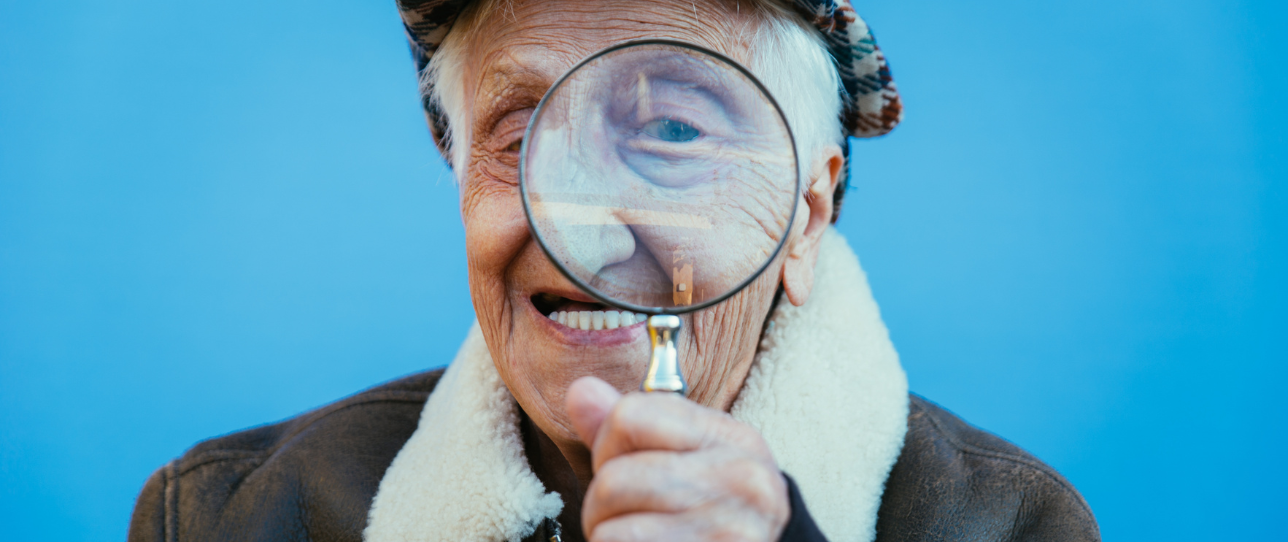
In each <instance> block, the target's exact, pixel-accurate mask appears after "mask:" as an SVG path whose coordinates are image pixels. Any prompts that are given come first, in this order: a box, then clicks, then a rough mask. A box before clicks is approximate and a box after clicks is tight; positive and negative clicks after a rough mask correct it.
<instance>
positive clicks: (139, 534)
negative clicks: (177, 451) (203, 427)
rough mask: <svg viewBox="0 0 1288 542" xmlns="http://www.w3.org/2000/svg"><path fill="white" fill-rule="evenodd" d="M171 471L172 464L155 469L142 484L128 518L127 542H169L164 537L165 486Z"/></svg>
mask: <svg viewBox="0 0 1288 542" xmlns="http://www.w3.org/2000/svg"><path fill="white" fill-rule="evenodd" d="M173 469H174V463H173V462H171V463H170V464H167V465H166V466H164V467H161V468H159V469H157V470H156V472H154V473H152V476H150V477H148V481H147V482H145V483H144V484H143V491H142V492H140V493H139V499H138V501H136V502H135V503H134V514H133V515H132V516H131V517H130V534H129V539H128V540H129V542H169V540H170V537H168V536H166V534H167V530H166V523H167V521H168V518H167V516H168V514H167V509H166V486H168V485H169V479H170V475H171V471H172V470H173Z"/></svg>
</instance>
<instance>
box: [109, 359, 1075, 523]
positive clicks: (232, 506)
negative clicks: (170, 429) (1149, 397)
mask: <svg viewBox="0 0 1288 542" xmlns="http://www.w3.org/2000/svg"><path fill="white" fill-rule="evenodd" d="M440 376H442V370H441V369H440V370H436V371H430V372H425V373H420V374H416V375H413V376H410V377H407V378H403V379H401V380H397V381H394V382H391V383H388V384H385V385H382V386H379V387H376V388H373V389H370V390H367V391H365V392H362V393H359V394H357V395H354V396H352V397H349V398H346V399H343V400H340V401H337V402H335V403H332V404H330V405H327V406H325V407H322V408H319V409H317V410H314V411H312V412H308V413H306V414H302V415H300V416H297V417H295V418H292V419H289V420H286V421H283V422H280V423H276V424H273V425H267V426H263V427H258V428H254V429H249V430H246V431H241V432H238V433H233V434H231V435H227V436H223V437H219V438H215V439H211V440H208V441H205V442H202V443H201V444H198V445H197V446H195V447H193V448H192V449H191V450H189V451H188V452H187V453H185V454H184V455H183V456H182V457H180V458H178V459H176V460H174V461H171V462H170V463H169V464H167V465H165V466H164V467H162V468H161V469H159V470H157V471H156V473H154V474H153V475H152V477H151V478H149V479H148V481H147V483H146V485H145V486H144V488H143V492H142V493H141V494H140V495H139V499H138V503H137V505H136V506H135V509H134V516H133V518H132V520H131V522H130V534H129V540H130V541H131V542H151V541H157V542H160V541H165V542H172V541H179V540H184V541H189V540H191V541H215V540H246V541H250V540H274V541H277V540H301V541H303V540H309V541H317V542H322V541H353V542H357V541H360V540H362V530H363V528H364V527H365V526H366V524H367V511H368V510H369V509H370V507H371V502H372V498H373V497H374V495H375V493H376V489H377V487H378V486H379V484H380V480H381V477H382V476H383V475H384V473H385V469H386V468H387V467H388V466H389V464H390V462H391V461H393V458H394V456H395V455H397V454H398V451H399V450H400V449H401V448H402V447H403V444H404V443H405V442H406V441H407V439H408V438H410V436H411V434H412V432H413V431H415V430H416V427H417V423H418V421H419V419H420V413H421V410H422V409H423V407H424V404H425V401H426V399H427V398H428V397H429V394H430V392H431V391H433V389H434V386H435V385H436V384H437V383H438V380H439V377H440ZM909 400H910V405H909V406H910V408H909V415H908V433H907V436H906V437H905V442H904V446H903V451H902V453H901V454H900V456H899V459H898V462H896V463H895V466H894V469H893V471H892V472H891V473H890V477H889V478H888V480H887V481H886V489H885V493H884V496H883V497H882V502H881V508H880V511H879V513H878V519H877V540H878V541H879V542H895V541H931V540H971V541H1011V540H1014V541H1021V540H1025V541H1027V540H1059V541H1066V540H1067V541H1075V540H1076V541H1093V540H1099V539H1100V533H1099V529H1098V528H1097V526H1096V521H1095V518H1093V517H1092V514H1091V509H1090V508H1089V507H1088V506H1087V503H1086V501H1084V500H1083V499H1082V496H1081V495H1079V494H1078V492H1077V490H1075V489H1074V488H1073V486H1072V485H1071V484H1069V482H1068V481H1067V480H1065V479H1064V478H1063V477H1062V476H1060V474H1059V473H1057V472H1055V471H1054V470H1053V469H1051V467H1048V466H1046V465H1045V464H1043V463H1042V462H1041V461H1038V460H1037V459H1036V458H1034V457H1033V456H1031V455H1029V454H1028V453H1026V452H1024V451H1023V450H1021V449H1019V448H1017V447H1016V446H1014V445H1012V444H1010V443H1008V442H1006V441H1004V440H1002V439H1000V438H998V437H996V436H994V435H991V434H989V433H986V432H984V431H981V430H979V429H976V428H974V427H972V426H970V425H968V424H966V423H965V422H963V421H962V420H961V419H959V418H957V417H956V416H954V415H953V414H951V413H949V412H948V411H946V410H944V409H942V408H940V407H938V406H936V405H934V404H933V403H930V402H929V401H927V400H925V399H923V398H921V397H918V396H916V395H912V396H910V398H909ZM793 493H795V492H794V491H793ZM792 497H793V510H792V514H793V521H792V524H793V525H792V527H790V528H789V531H790V532H791V533H792V534H791V535H790V536H785V538H806V539H818V538H820V537H818V536H817V535H816V534H815V535H803V534H800V533H804V532H806V531H808V527H807V526H806V527H804V528H802V527H801V525H802V524H805V523H808V522H807V521H804V520H807V519H808V512H807V511H805V510H804V507H803V505H802V504H801V502H800V499H799V495H795V494H794V495H792ZM540 530H541V531H544V530H546V529H544V528H543V529H540ZM814 532H815V533H816V531H814ZM546 534H548V533H542V532H538V533H534V536H533V537H530V538H533V539H537V537H539V536H542V535H546Z"/></svg>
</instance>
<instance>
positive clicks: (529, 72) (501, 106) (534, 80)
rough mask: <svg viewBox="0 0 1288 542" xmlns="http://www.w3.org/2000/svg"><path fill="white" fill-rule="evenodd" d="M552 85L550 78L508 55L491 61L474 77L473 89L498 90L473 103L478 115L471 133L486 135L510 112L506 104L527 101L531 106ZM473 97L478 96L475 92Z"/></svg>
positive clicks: (552, 81) (533, 105)
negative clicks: (481, 73)
mask: <svg viewBox="0 0 1288 542" xmlns="http://www.w3.org/2000/svg"><path fill="white" fill-rule="evenodd" d="M553 83H554V80H553V78H552V77H550V76H549V75H548V74H546V73H544V72H542V71H540V70H539V69H534V68H532V67H529V66H527V65H525V64H521V63H519V62H516V61H515V60H514V59H513V57H512V56H510V55H508V54H507V56H504V57H501V58H500V59H498V60H497V61H495V62H492V63H491V64H490V65H489V66H488V67H487V69H486V70H485V71H484V72H483V75H482V76H480V77H479V78H478V83H477V85H478V87H477V88H478V89H484V88H488V89H491V88H496V89H498V90H497V91H496V92H489V93H488V94H487V95H486V96H484V100H485V101H481V102H478V103H476V104H475V106H476V108H477V109H476V111H480V112H482V115H480V116H479V117H478V118H477V120H476V122H475V123H474V130H475V133H476V134H479V133H490V132H491V131H492V130H494V129H495V128H496V125H497V124H498V123H499V122H501V119H503V118H504V117H505V115H506V114H508V113H509V112H510V111H512V110H513V108H508V107H506V106H507V105H510V104H512V103H516V102H530V103H531V106H532V107H535V106H536V104H537V102H538V101H540V100H541V97H542V96H544V95H545V93H546V90H547V89H549V88H550V85H552V84H553ZM475 95H476V96H479V94H478V93H476V94H475Z"/></svg>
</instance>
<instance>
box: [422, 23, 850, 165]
mask: <svg viewBox="0 0 1288 542" xmlns="http://www.w3.org/2000/svg"><path fill="white" fill-rule="evenodd" d="M785 2H786V0H741V3H740V5H739V9H741V5H743V4H749V5H750V7H751V10H752V11H751V13H752V14H753V15H756V17H755V21H756V22H755V25H754V27H753V28H752V29H750V31H751V35H750V36H729V38H730V39H731V40H735V41H743V42H744V43H748V44H749V48H750V49H751V50H750V53H751V54H750V65H748V66H747V69H748V70H750V71H751V73H752V74H754V75H755V76H756V77H757V78H758V79H760V81H761V83H763V84H764V85H765V87H766V88H768V89H769V92H770V94H771V95H772V96H773V97H774V99H775V100H777V101H778V105H779V107H781V108H782V109H783V113H784V115H786V117H787V123H788V125H789V126H790V127H791V129H792V135H793V137H795V139H796V153H797V155H798V156H799V162H800V164H799V166H800V174H801V179H802V189H803V190H808V189H809V185H810V181H811V179H809V178H808V175H809V170H810V167H811V166H812V162H813V161H814V159H815V158H816V157H818V156H819V154H820V153H821V152H822V151H823V148H824V147H826V146H827V145H833V144H835V145H840V146H841V148H842V150H844V149H845V145H846V135H845V132H844V129H843V128H842V126H841V104H842V93H843V92H844V89H843V87H842V86H841V78H840V74H839V73H838V72H837V69H836V63H835V61H834V60H833V59H832V55H831V53H830V52H828V49H827V44H826V43H824V41H823V36H822V34H821V33H820V32H818V31H817V30H815V29H814V28H812V27H810V26H809V24H808V23H807V22H806V21H805V20H804V18H803V17H801V16H800V15H798V14H797V13H796V12H795V11H793V10H792V8H791V7H789V6H788V5H786V3H785ZM508 5H509V4H508V0H478V1H477V2H475V3H474V4H473V5H471V6H469V7H468V8H466V10H465V11H464V12H463V13H462V14H461V16H460V18H459V19H458V20H457V21H456V24H455V25H454V26H453V28H452V30H451V31H450V32H449V33H448V35H447V37H446V38H445V39H444V40H443V43H442V45H441V46H440V47H439V49H438V51H437V52H435V53H434V56H433V58H432V59H431V61H430V63H429V66H427V67H426V68H425V70H424V71H423V72H422V73H421V74H420V90H421V95H422V98H423V99H425V100H427V102H426V103H429V102H428V101H432V102H433V103H436V104H437V105H438V106H439V108H440V110H441V111H443V113H444V114H445V115H446V116H447V127H446V128H447V132H446V133H445V134H443V137H445V138H447V140H448V141H450V142H451V144H450V146H449V148H450V151H449V152H450V153H451V156H449V157H448V161H449V163H450V164H451V166H452V169H453V171H454V172H455V175H456V176H457V181H458V182H459V181H460V180H461V177H460V176H462V175H464V174H465V172H466V171H467V168H468V166H469V163H468V158H469V155H470V153H469V146H470V144H471V142H470V140H469V136H470V130H469V129H467V128H465V127H466V126H467V125H468V124H467V123H468V122H469V119H470V116H469V111H468V107H467V105H466V104H467V103H468V101H467V100H466V96H465V91H466V85H465V79H464V76H465V63H466V59H467V51H466V49H467V45H468V44H470V43H471V42H472V41H473V39H472V38H473V37H474V33H475V32H477V31H478V30H479V28H480V27H481V26H482V25H481V24H480V22H481V21H482V20H485V19H487V18H488V15H490V14H492V13H494V12H495V11H496V10H497V9H504V8H505V6H508ZM748 38H749V39H748ZM844 174H845V173H844V171H843V172H842V175H844ZM838 186H844V178H842V179H841V183H839V184H838Z"/></svg>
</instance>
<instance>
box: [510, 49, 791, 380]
mask: <svg viewBox="0 0 1288 542" xmlns="http://www.w3.org/2000/svg"><path fill="white" fill-rule="evenodd" d="M521 155H522V158H521V159H520V162H519V188H520V191H521V193H522V196H523V205H524V211H525V212H526V213H527V217H528V223H529V226H530V227H531V231H532V233H533V235H534V236H535V237H536V239H537V242H538V243H539V244H540V245H541V248H542V250H544V251H545V253H546V255H547V256H548V257H549V258H550V260H551V261H552V262H554V264H555V266H556V267H558V268H559V270H560V271H561V272H562V273H563V274H564V275H566V276H567V277H568V279H569V280H571V281H572V282H573V284H575V285H577V287H578V288H580V289H581V290H583V291H585V292H586V293H587V294H589V295H590V296H592V297H594V298H595V299H597V300H599V301H600V302H602V303H604V304H606V305H611V306H614V307H617V308H620V309H624V310H626V311H630V312H634V313H643V314H647V315H649V316H648V330H649V336H650V338H651V340H652V354H651V356H650V359H649V368H648V372H647V374H646V376H645V379H644V382H643V384H642V385H641V389H643V390H644V391H670V392H675V393H679V394H681V395H684V394H686V393H687V391H688V385H687V383H686V382H685V380H684V376H683V373H682V371H681V368H680V366H679V361H678V352H677V351H676V338H677V337H678V334H679V332H680V318H679V316H678V315H680V314H683V313H686V312H692V311H697V310H700V309H703V308H706V307H710V306H712V305H715V304H716V303H720V302H721V301H724V300H725V299H727V298H728V297H730V296H732V295H733V294H735V293H737V292H738V291H739V290H741V289H743V288H744V287H746V286H747V285H748V284H750V283H751V282H752V281H753V280H755V279H756V277H758V276H759V275H760V274H761V273H762V272H764V270H765V268H767V267H768V266H769V264H770V263H771V262H772V261H773V260H774V258H775V257H776V256H777V255H778V253H779V251H780V250H782V248H783V244H784V243H785V241H786V239H787V235H788V232H789V231H790V229H791V225H792V221H793V219H794V218H795V214H796V205H797V202H798V200H799V197H798V196H799V194H800V193H801V188H800V182H801V181H800V175H799V168H798V165H797V160H798V159H797V156H796V145H795V142H794V140H793V138H792V133H791V129H790V128H789V127H788V124H787V120H786V118H785V117H784V115H783V112H782V109H781V108H779V106H778V104H777V102H775V101H774V99H773V97H771V96H770V94H769V91H768V90H766V89H765V87H764V85H762V84H761V83H760V82H759V81H757V80H756V78H755V77H754V76H752V75H751V73H750V72H749V71H747V69H746V68H743V67H742V66H740V65H739V64H738V63H736V62H734V61H733V60H730V59H729V58H727V57H725V56H723V55H721V54H719V53H716V52H714V51H710V50H707V49H704V48H702V47H698V46H695V45H691V44H687V43H683V42H676V41H668V40H647V41H634V42H627V43H623V44H620V45H616V46H613V47H610V48H608V49H605V50H603V51H600V52H598V53H596V54H594V55H591V56H590V57H588V58H587V59H585V60H583V61H582V62H580V63H579V64H577V65H576V66H575V67H573V68H572V69H571V70H570V71H569V72H568V73H566V74H564V75H563V77H561V78H560V79H559V80H558V81H557V82H556V83H555V85H554V86H553V87H551V89H550V90H549V91H548V92H547V93H546V95H545V97H543V98H542V100H541V102H540V103H539V104H538V105H537V109H536V111H534V112H533V115H532V119H531V121H529V124H528V128H527V132H526V133H525V135H524V139H523V146H522V149H521Z"/></svg>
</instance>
